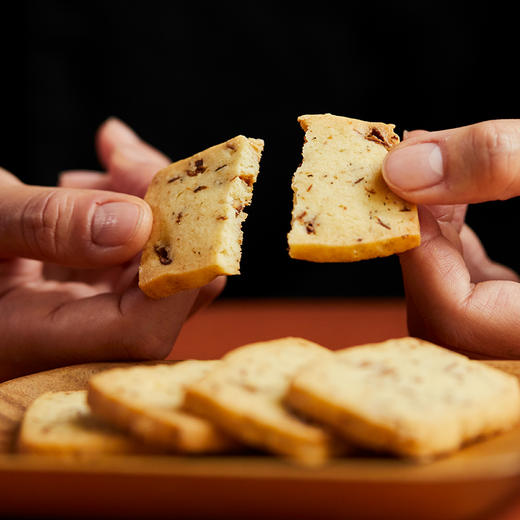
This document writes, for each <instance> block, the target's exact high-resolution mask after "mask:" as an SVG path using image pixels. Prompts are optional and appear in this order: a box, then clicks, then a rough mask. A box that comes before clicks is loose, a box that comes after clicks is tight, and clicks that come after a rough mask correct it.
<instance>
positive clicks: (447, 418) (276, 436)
mask: <svg viewBox="0 0 520 520" xmlns="http://www.w3.org/2000/svg"><path fill="white" fill-rule="evenodd" d="M519 419H520V386H519V383H518V380H517V378H516V377H514V376H511V375H509V374H507V373H505V372H502V371H500V370H498V369H496V368H493V367H491V366H489V365H486V364H485V363H482V362H478V361H473V360H470V359H468V358H467V357H465V356H463V355H460V354H457V353H454V352H452V351H449V350H447V349H444V348H442V347H439V346H437V345H434V344H432V343H429V342H426V341H422V340H419V339H416V338H412V337H404V338H398V339H392V340H387V341H385V342H382V343H377V344H369V345H360V346H356V347H349V348H347V349H343V350H336V351H332V350H329V349H327V348H325V347H323V346H321V345H318V344H316V343H313V342H311V341H308V340H306V339H303V338H293V337H287V338H280V339H274V340H270V341H263V342H257V343H252V344H248V345H244V346H242V347H239V348H237V349H235V350H232V351H230V352H229V353H228V354H226V355H225V356H223V357H222V358H221V359H219V360H216V361H197V360H187V361H181V362H178V363H166V364H157V365H148V364H143V365H137V366H130V367H123V368H114V369H109V370H106V371H104V372H101V373H99V374H96V375H94V376H92V378H91V379H90V381H89V385H88V389H87V390H85V391H77V392H56V393H47V394H44V395H42V396H40V397H39V398H38V399H36V401H34V402H33V404H32V405H31V406H30V407H29V408H28V409H27V411H26V414H25V418H24V420H23V423H22V427H21V430H20V436H19V443H18V445H19V448H20V451H22V452H28V453H56V454H67V453H68V454H80V455H83V454H92V453H98V454H99V453H105V454H106V453H147V452H148V453H173V454H185V455H188V454H189V455H195V454H210V453H212V454H215V453H218V454H232V453H248V451H250V450H254V452H258V451H261V452H265V453H270V454H273V455H276V456H281V457H285V458H290V459H292V460H295V461H298V462H301V463H303V464H308V465H315V464H321V463H324V462H325V461H327V460H330V459H332V458H336V457H348V456H353V455H355V456H361V454H363V453H366V452H367V451H368V452H373V453H384V454H391V455H394V456H398V457H405V458H409V459H413V460H420V461H426V460H431V459H433V458H436V457H439V456H443V455H446V454H449V453H453V452H454V451H456V450H458V449H460V448H461V447H462V446H464V445H465V444H467V443H469V442H472V441H475V440H477V439H482V438H486V437H489V436H491V435H494V434H497V433H499V432H503V431H506V430H509V429H511V428H513V427H514V426H515V425H516V424H517V423H518V421H519Z"/></svg>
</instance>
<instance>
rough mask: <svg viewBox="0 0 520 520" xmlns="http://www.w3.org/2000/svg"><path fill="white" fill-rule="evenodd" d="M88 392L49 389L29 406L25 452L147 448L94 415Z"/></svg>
mask: <svg viewBox="0 0 520 520" xmlns="http://www.w3.org/2000/svg"><path fill="white" fill-rule="evenodd" d="M86 397H87V392H86V391H85V390H77V391H70V392H46V393H44V394H42V395H41V396H39V397H38V398H37V399H35V400H34V401H33V402H32V403H31V405H30V406H29V407H28V408H27V410H26V412H25V414H24V417H23V420H22V424H21V428H20V433H19V436H18V450H19V451H20V452H22V453H39V454H53V455H78V456H80V455H89V454H90V455H93V454H124V453H136V452H142V451H146V450H143V447H142V445H140V444H139V443H137V442H136V441H135V440H134V439H132V438H130V437H129V436H127V435H125V434H124V433H122V432H121V431H119V430H117V429H116V428H114V427H112V426H110V425H108V424H106V423H105V422H103V421H100V420H99V419H98V418H97V417H94V416H93V415H92V413H91V411H90V409H89V407H88V405H87V400H86Z"/></svg>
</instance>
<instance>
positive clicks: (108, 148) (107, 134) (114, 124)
mask: <svg viewBox="0 0 520 520" xmlns="http://www.w3.org/2000/svg"><path fill="white" fill-rule="evenodd" d="M120 146H128V147H130V148H132V147H139V148H142V149H144V150H148V151H149V152H150V153H151V154H153V155H154V156H155V157H157V158H158V159H163V160H166V161H169V159H168V158H167V157H166V156H165V155H164V154H162V153H161V152H160V151H159V150H157V149H155V148H154V147H153V146H151V145H149V144H148V143H147V142H146V141H143V140H142V139H141V138H140V137H139V136H138V135H137V134H136V133H135V132H134V131H133V130H132V129H131V128H130V127H129V126H128V125H126V124H125V123H123V121H121V120H120V119H118V118H117V117H110V118H108V119H107V120H106V121H105V122H104V123H103V124H102V125H101V126H100V127H99V129H98V131H97V134H96V150H97V153H98V157H99V160H100V162H101V164H102V165H103V166H104V167H105V169H108V163H109V160H110V157H111V155H112V154H113V153H114V151H115V150H116V148H119V147H120Z"/></svg>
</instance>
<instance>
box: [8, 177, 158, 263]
mask: <svg viewBox="0 0 520 520" xmlns="http://www.w3.org/2000/svg"><path fill="white" fill-rule="evenodd" d="M2 190H3V191H2V197H0V258H13V257H24V258H33V259H37V260H43V261H46V262H53V263H57V264H60V265H66V266H74V267H99V266H106V265H113V264H119V263H121V262H124V261H126V260H129V259H130V258H132V257H133V256H134V255H136V254H137V253H138V252H139V251H140V250H141V249H142V248H143V246H144V244H145V242H146V240H147V239H148V236H149V234H150V230H151V223H152V213H151V210H150V208H149V206H148V205H147V204H146V203H145V202H144V201H143V200H141V199H139V198H137V197H132V196H129V195H122V194H118V193H113V192H109V191H97V190H72V189H68V188H46V187H36V186H27V185H24V184H20V185H18V184H16V185H11V186H3V187H2Z"/></svg>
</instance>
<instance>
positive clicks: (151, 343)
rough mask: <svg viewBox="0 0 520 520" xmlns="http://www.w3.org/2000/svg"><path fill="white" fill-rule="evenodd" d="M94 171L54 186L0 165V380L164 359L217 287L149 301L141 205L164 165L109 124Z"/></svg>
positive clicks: (148, 218) (65, 176)
mask: <svg viewBox="0 0 520 520" xmlns="http://www.w3.org/2000/svg"><path fill="white" fill-rule="evenodd" d="M96 149H97V152H98V156H99V159H100V162H101V164H102V166H103V171H78V170H75V171H68V172H64V173H62V174H61V175H60V177H59V186H58V187H55V188H48V187H39V186H29V185H26V184H23V183H22V182H21V181H19V180H18V179H17V178H16V177H15V176H14V175H13V174H11V173H10V172H7V171H6V170H3V169H1V168H0V194H1V196H0V381H2V380H7V379H11V378H13V377H17V376H20V375H24V374H27V373H31V372H35V371H39V370H44V369H48V368H54V367H58V366H63V365H69V364H74V363H82V362H92V361H102V360H134V359H135V360H137V359H161V358H164V357H166V356H167V355H168V354H169V353H170V351H171V349H172V346H173V344H174V343H175V339H176V337H177V335H178V333H179V332H180V329H181V327H182V325H183V323H184V322H185V320H186V319H187V318H188V317H189V316H190V315H191V314H193V313H194V312H196V311H197V310H198V309H200V308H201V307H202V306H204V305H206V304H208V303H209V302H211V301H212V300H213V299H214V298H215V297H216V296H217V295H218V294H219V293H220V292H221V290H222V289H223V286H224V283H225V279H224V278H223V277H222V278H218V279H216V280H215V281H214V282H212V283H211V284H209V285H207V286H205V287H203V288H202V289H200V290H190V291H183V292H181V293H178V294H176V295H173V296H170V297H168V298H165V299H163V300H151V299H150V298H148V297H146V296H145V295H144V294H143V293H142V292H141V291H140V289H139V288H138V286H137V266H138V258H139V253H140V251H141V250H142V248H143V246H144V244H145V242H146V240H147V239H148V236H149V234H150V230H151V225H152V213H151V209H150V207H149V206H148V204H146V202H145V201H144V200H143V199H142V197H143V196H144V194H145V192H146V188H147V186H148V184H149V182H150V181H151V179H152V178H153V176H154V174H155V173H156V172H157V171H158V170H159V169H161V168H162V167H164V166H166V165H168V164H169V163H170V162H171V161H170V159H169V158H168V157H166V156H165V155H163V154H162V153H161V152H159V151H158V150H156V149H154V148H153V147H152V146H150V145H149V144H147V143H145V142H144V141H143V140H141V139H140V138H139V137H138V136H137V135H136V134H135V133H134V132H133V131H132V130H131V129H130V128H129V127H128V126H127V125H125V124H124V123H122V122H121V121H119V120H118V119H115V118H111V119H109V120H107V121H106V122H105V123H104V124H103V125H101V127H100V128H99V130H98V133H97V135H96Z"/></svg>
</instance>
